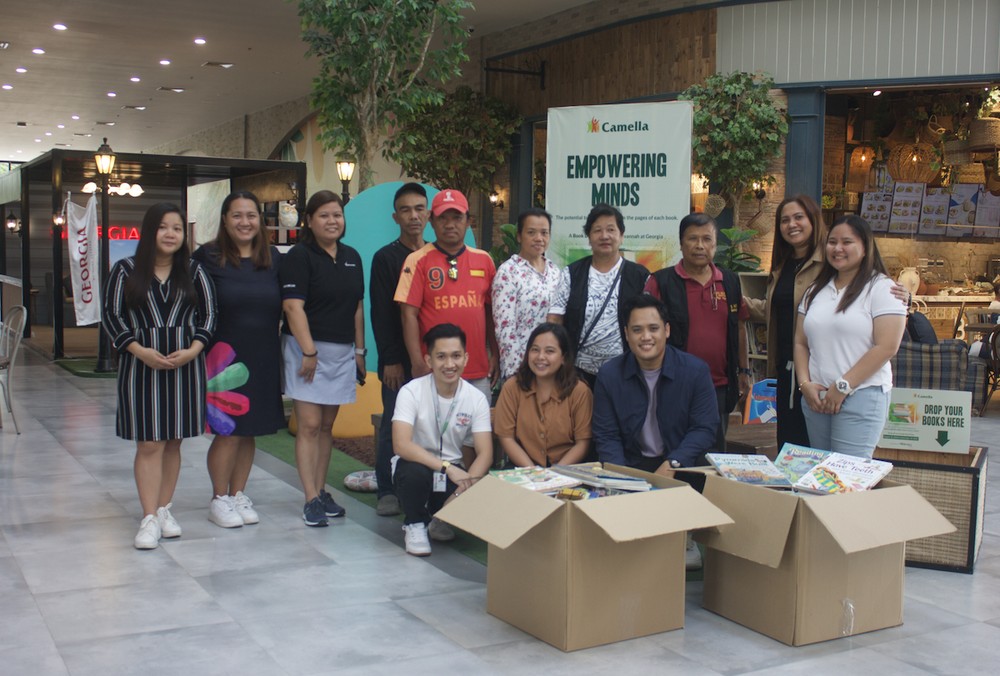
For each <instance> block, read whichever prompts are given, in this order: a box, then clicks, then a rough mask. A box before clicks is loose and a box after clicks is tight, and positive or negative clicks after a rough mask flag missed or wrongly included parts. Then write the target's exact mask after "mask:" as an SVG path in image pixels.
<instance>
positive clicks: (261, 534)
mask: <svg viewBox="0 0 1000 676" xmlns="http://www.w3.org/2000/svg"><path fill="white" fill-rule="evenodd" d="M214 528H215V532H216V535H215V537H211V538H198V539H191V538H185V537H182V538H180V539H179V540H178V541H177V542H175V543H171V544H170V546H168V547H164V551H166V552H167V553H168V554H170V556H171V557H173V559H174V560H175V561H177V563H179V564H180V565H181V566H182V567H183V568H184V570H186V571H187V573H188V574H189V575H192V576H194V577H201V576H204V575H214V574H224V573H227V572H238V571H246V570H254V569H265V570H270V569H272V568H277V567H280V566H282V565H283V564H284V563H285V562H286V561H288V560H292V561H296V562H297V563H298V564H299V565H302V566H311V565H322V564H324V563H329V559H327V558H326V557H325V556H323V555H322V554H320V553H319V552H318V551H316V550H315V549H313V548H312V547H310V546H309V545H308V544H307V543H306V542H304V541H303V540H302V539H301V538H299V537H297V536H296V535H293V534H292V533H289V532H287V531H284V532H268V531H267V530H262V529H260V528H257V527H256V526H245V527H242V528H232V529H229V528H219V527H218V526H214Z"/></svg>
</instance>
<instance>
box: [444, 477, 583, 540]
mask: <svg viewBox="0 0 1000 676" xmlns="http://www.w3.org/2000/svg"><path fill="white" fill-rule="evenodd" d="M562 506H563V503H562V502H560V501H559V500H556V499H554V498H550V497H548V496H546V495H542V494H541V493H535V492H534V491H530V490H528V489H526V488H522V487H520V486H513V485H511V484H509V483H507V482H506V481H503V480H501V479H496V478H494V477H491V476H485V477H483V478H482V479H480V480H479V481H477V482H476V484H475V485H474V486H473V487H472V488H470V489H469V490H467V491H465V492H464V493H462V494H461V495H460V496H458V497H457V498H455V499H454V500H453V501H451V502H450V503H448V504H447V505H445V506H444V507H443V508H442V509H441V510H439V511H438V513H437V514H435V515H434V516H436V517H438V518H439V519H441V520H442V521H445V522H447V523H450V524H451V525H452V526H455V527H457V528H461V529H462V530H464V531H466V532H468V533H472V534H473V535H475V536H476V537H478V538H481V539H483V540H486V541H487V542H489V543H490V544H491V545H496V546H497V547H500V548H502V549H506V548H507V547H509V546H511V545H512V544H514V542H515V541H517V539H518V538H519V537H521V536H522V535H524V534H525V533H527V532H528V531H530V530H531V529H532V528H534V527H535V526H537V525H538V524H539V523H541V522H542V521H544V520H545V519H546V518H548V517H549V516H550V515H551V514H552V513H553V512H556V511H558V510H559V509H560V508H561V507H562Z"/></svg>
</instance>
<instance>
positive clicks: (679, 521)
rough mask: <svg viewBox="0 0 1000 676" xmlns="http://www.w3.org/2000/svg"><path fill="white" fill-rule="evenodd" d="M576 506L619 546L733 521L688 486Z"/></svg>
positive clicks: (575, 504)
mask: <svg viewBox="0 0 1000 676" xmlns="http://www.w3.org/2000/svg"><path fill="white" fill-rule="evenodd" d="M672 483H673V482H672ZM573 506H574V507H576V508H577V509H579V510H580V511H581V512H582V513H583V514H586V515H587V517H588V518H590V520H591V521H593V522H594V523H595V524H597V525H598V526H599V527H600V528H601V529H602V530H603V531H604V532H605V533H607V534H608V536H609V537H610V538H611V539H612V540H614V541H615V542H629V541H631V540H640V539H642V538H650V537H655V536H657V535H666V534H668V533H678V532H682V531H688V530H694V529H695V528H708V527H710V526H718V525H721V524H725V523H732V521H733V520H732V519H730V518H729V517H728V516H727V515H726V514H725V512H723V511H722V510H720V509H719V508H717V507H715V506H714V505H713V504H712V503H710V502H709V501H708V500H706V499H705V498H703V497H702V496H700V495H698V493H696V492H695V491H693V490H692V489H691V488H690V487H688V486H685V485H680V486H678V487H676V488H664V489H661V490H653V491H649V492H648V493H633V494H631V495H615V496H612V497H607V498H599V499H597V500H583V501H581V502H575V503H573Z"/></svg>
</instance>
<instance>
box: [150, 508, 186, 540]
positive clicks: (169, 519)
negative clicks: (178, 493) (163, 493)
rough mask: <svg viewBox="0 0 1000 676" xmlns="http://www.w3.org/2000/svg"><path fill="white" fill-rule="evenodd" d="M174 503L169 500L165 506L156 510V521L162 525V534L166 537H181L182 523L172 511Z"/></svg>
mask: <svg viewBox="0 0 1000 676" xmlns="http://www.w3.org/2000/svg"><path fill="white" fill-rule="evenodd" d="M173 506H174V503H172V502H168V503H167V504H166V505H165V506H163V507H159V508H157V510H156V521H157V523H159V525H160V536H161V537H165V538H179V537H180V536H181V525H180V524H179V523H177V519H175V518H174V515H173V514H171V513H170V508H171V507H173Z"/></svg>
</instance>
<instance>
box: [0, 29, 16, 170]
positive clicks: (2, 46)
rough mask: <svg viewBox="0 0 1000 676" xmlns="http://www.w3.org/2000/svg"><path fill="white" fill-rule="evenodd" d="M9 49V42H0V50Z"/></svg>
mask: <svg viewBox="0 0 1000 676" xmlns="http://www.w3.org/2000/svg"><path fill="white" fill-rule="evenodd" d="M9 47H10V43H9V42H7V41H6V40H0V49H8V48H9ZM17 152H21V151H20V150H18V151H17Z"/></svg>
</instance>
